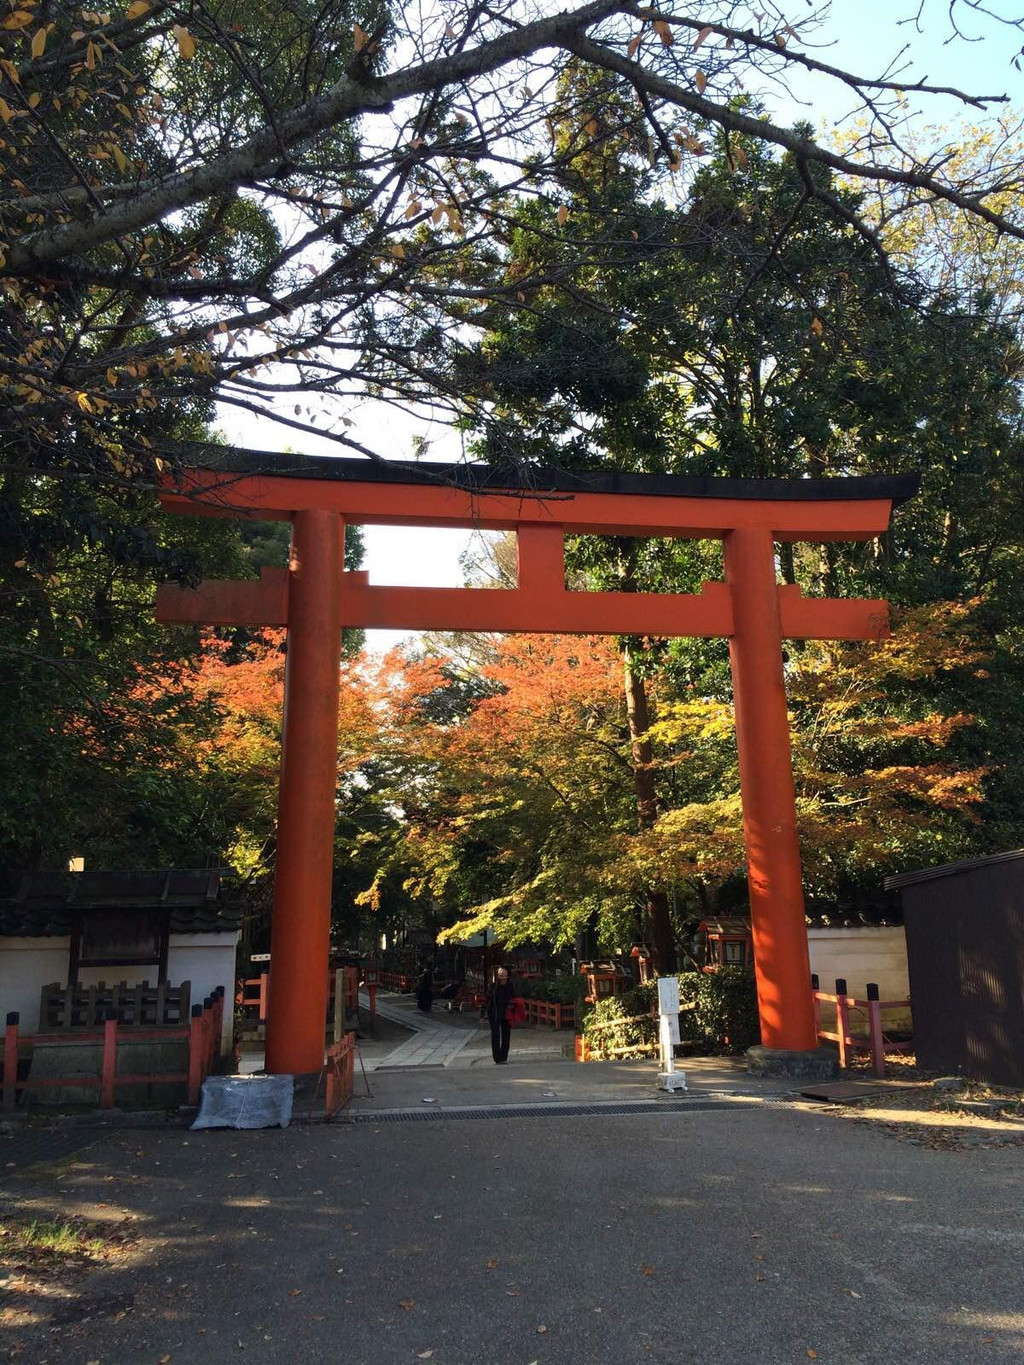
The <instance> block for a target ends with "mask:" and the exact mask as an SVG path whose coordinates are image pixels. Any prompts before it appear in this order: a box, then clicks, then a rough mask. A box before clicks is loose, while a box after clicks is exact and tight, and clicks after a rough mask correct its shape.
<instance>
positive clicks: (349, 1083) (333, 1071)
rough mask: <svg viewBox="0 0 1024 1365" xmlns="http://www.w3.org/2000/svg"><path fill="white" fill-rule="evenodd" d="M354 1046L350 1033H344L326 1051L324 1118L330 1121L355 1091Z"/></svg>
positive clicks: (353, 1039)
mask: <svg viewBox="0 0 1024 1365" xmlns="http://www.w3.org/2000/svg"><path fill="white" fill-rule="evenodd" d="M355 1075H356V1044H355V1038H354V1036H353V1035H352V1034H351V1033H346V1034H345V1036H344V1037H343V1038H340V1039H339V1040H338V1041H337V1042H336V1043H332V1044H331V1046H330V1047H329V1048H328V1049H327V1085H326V1102H325V1106H324V1117H325V1118H327V1119H331V1118H333V1117H334V1115H335V1114H336V1113H337V1112H338V1110H339V1109H341V1108H342V1107H343V1106H344V1105H346V1104H348V1102H349V1100H350V1099H351V1098H352V1093H353V1091H354V1089H355Z"/></svg>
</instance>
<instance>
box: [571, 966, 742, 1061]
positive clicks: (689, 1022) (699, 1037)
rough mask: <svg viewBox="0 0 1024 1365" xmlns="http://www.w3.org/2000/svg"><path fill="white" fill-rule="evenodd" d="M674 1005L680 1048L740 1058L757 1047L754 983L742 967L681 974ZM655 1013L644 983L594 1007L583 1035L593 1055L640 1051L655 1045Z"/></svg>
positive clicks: (651, 987)
mask: <svg viewBox="0 0 1024 1365" xmlns="http://www.w3.org/2000/svg"><path fill="white" fill-rule="evenodd" d="M679 1003H680V1006H681V1007H682V1010H681V1013H680V1016H679V1029H680V1037H681V1038H682V1040H683V1042H686V1043H691V1044H695V1045H696V1046H697V1047H699V1048H702V1049H705V1050H706V1051H708V1052H743V1051H745V1050H746V1049H747V1048H748V1047H750V1046H752V1045H753V1044H755V1043H758V1042H760V1038H761V1031H760V1026H759V1024H758V1017H757V996H756V993H755V989H754V978H753V975H752V974H751V973H750V972H748V971H746V970H745V969H744V968H742V967H723V968H722V969H721V970H720V971H717V972H681V973H680V975H679ZM657 1008H658V986H657V982H655V981H649V982H647V983H646V984H645V985H643V986H637V987H635V988H634V989H633V990H631V991H627V992H626V994H625V995H619V996H615V997H614V998H612V999H608V1000H601V1001H599V1002H598V1003H597V1004H596V1005H595V1006H594V1008H593V1009H592V1010H590V1011H589V1013H588V1014H587V1015H586V1018H585V1019H584V1021H583V1032H584V1034H585V1035H586V1037H587V1040H588V1043H589V1044H590V1045H591V1048H592V1050H593V1051H594V1052H596V1053H601V1052H610V1050H611V1049H612V1048H624V1047H635V1048H637V1049H638V1050H640V1049H642V1048H644V1047H646V1046H649V1045H651V1044H653V1043H654V1042H656V1040H657V1036H658V1022H657ZM599 1025H600V1026H601V1027H599ZM606 1026H607V1027H606Z"/></svg>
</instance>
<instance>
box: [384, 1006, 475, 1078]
mask: <svg viewBox="0 0 1024 1365" xmlns="http://www.w3.org/2000/svg"><path fill="white" fill-rule="evenodd" d="M359 1003H360V1006H361V1007H363V1008H365V1009H366V1010H369V1008H370V997H369V995H368V994H367V992H366V991H360V992H359ZM377 1013H378V1014H379V1015H381V1016H382V1017H383V1018H384V1019H390V1020H391V1022H392V1023H395V1024H402V1025H403V1026H404V1027H405V1028H408V1029H412V1030H413V1036H412V1037H411V1038H409V1039H407V1040H406V1041H405V1042H404V1043H399V1044H398V1046H397V1047H395V1048H393V1049H392V1050H391V1051H390V1052H388V1053H385V1055H384V1056H383V1057H378V1058H376V1059H375V1060H373V1061H371V1062H369V1063H368V1064H367V1067H366V1069H367V1071H380V1070H381V1069H384V1068H386V1069H387V1070H389V1071H390V1070H393V1069H395V1068H401V1069H403V1070H404V1069H406V1068H408V1067H426V1066H429V1067H443V1066H451V1064H452V1062H453V1061H454V1060H455V1058H456V1057H457V1056H458V1055H459V1053H460V1052H462V1051H463V1050H464V1049H465V1048H466V1047H468V1045H469V1044H470V1043H471V1042H472V1041H473V1038H474V1036H475V1034H476V1031H477V1021H476V1018H475V1016H473V1015H464V1014H457V1013H455V1012H454V1011H452V1012H450V1013H449V1011H448V1010H437V1011H434V1010H432V1011H431V1012H430V1013H429V1014H426V1013H424V1011H423V1010H420V1009H417V1008H416V1001H415V999H414V998H413V997H412V996H408V995H392V994H390V993H387V994H385V993H384V992H382V991H378V992H377Z"/></svg>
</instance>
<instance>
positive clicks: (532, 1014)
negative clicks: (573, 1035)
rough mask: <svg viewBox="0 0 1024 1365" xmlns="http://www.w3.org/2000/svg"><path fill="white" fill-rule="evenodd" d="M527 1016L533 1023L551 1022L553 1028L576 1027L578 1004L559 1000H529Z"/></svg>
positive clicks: (527, 1002)
mask: <svg viewBox="0 0 1024 1365" xmlns="http://www.w3.org/2000/svg"><path fill="white" fill-rule="evenodd" d="M526 1018H527V1020H528V1021H529V1022H530V1023H531V1024H550V1025H551V1027H552V1028H575V1027H576V1006H575V1005H565V1004H562V1003H561V1001H558V1000H527V1001H526Z"/></svg>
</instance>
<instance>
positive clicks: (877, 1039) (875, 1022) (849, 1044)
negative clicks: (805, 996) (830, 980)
mask: <svg viewBox="0 0 1024 1365" xmlns="http://www.w3.org/2000/svg"><path fill="white" fill-rule="evenodd" d="M811 985H812V987H813V990H814V1022H815V1027H816V1028H817V1030H818V1037H819V1038H823V1039H825V1040H826V1041H828V1042H831V1043H838V1044H839V1065H840V1066H841V1067H844V1068H845V1067H848V1066H849V1064H850V1060H851V1058H852V1057H854V1056H855V1055H856V1054H857V1053H858V1052H867V1053H869V1054H870V1056H871V1067H872V1070H873V1071H874V1073H875V1075H876V1076H884V1075H885V1058H886V1054H887V1053H888V1054H892V1055H898V1054H900V1053H904V1052H911V1051H913V1046H914V1045H913V1043H912V1042H899V1043H897V1042H893V1041H892V1040H891V1039H889V1038H886V1036H885V1031H884V1029H883V1027H882V1011H883V1010H908V1009H909V1008H910V1001H909V1000H880V999H879V991H878V986H877V985H876V984H875V983H874V982H873V981H869V982H868V985H867V997H868V998H867V999H866V1000H856V999H854V997H853V996H852V995H848V994H847V993H846V981H845V979H844V978H843V977H837V978H836V988H835V991H834V992H830V991H820V990H819V989H818V978H817V976H812V977H811ZM823 1004H831V1005H835V1007H836V1027H835V1029H834V1030H831V1029H823V1028H822V1027H821V1006H822V1005H823ZM855 1014H860V1015H861V1016H862V1017H863V1019H864V1020H865V1021H866V1024H867V1037H866V1038H862V1037H856V1036H854V1034H853V1033H851V1031H850V1022H851V1016H852V1015H855Z"/></svg>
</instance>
